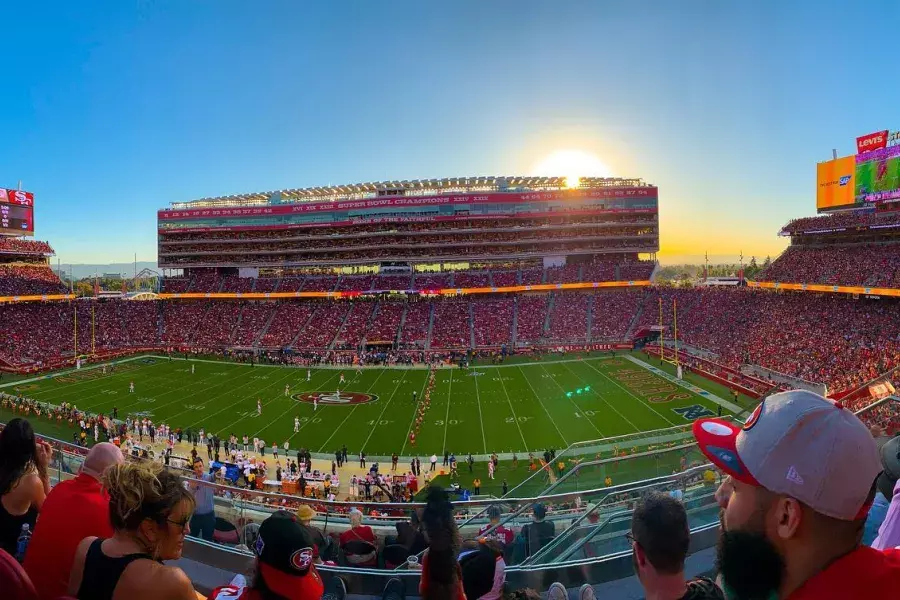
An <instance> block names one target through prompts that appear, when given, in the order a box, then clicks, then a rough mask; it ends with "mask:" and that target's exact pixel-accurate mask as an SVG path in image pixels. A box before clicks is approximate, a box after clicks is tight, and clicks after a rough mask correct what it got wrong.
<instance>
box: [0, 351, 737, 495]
mask: <svg viewBox="0 0 900 600" xmlns="http://www.w3.org/2000/svg"><path fill="white" fill-rule="evenodd" d="M641 364H642V363H641ZM641 364H637V363H635V362H632V361H631V360H629V358H628V355H627V353H626V355H623V356H615V357H612V356H593V357H585V358H569V359H568V360H561V361H546V362H545V361H541V362H530V363H529V362H526V363H521V364H512V365H501V366H481V365H479V366H476V367H473V368H471V369H469V370H459V369H439V370H438V371H437V373H436V382H435V389H434V391H433V393H432V398H431V406H430V408H429V409H428V411H427V413H426V415H425V418H424V420H423V423H422V425H421V427H420V430H419V435H418V440H417V444H416V447H415V448H413V447H411V445H410V444H409V442H408V434H409V432H410V431H411V429H412V428H413V427H414V425H415V419H414V417H415V414H416V404H415V403H414V402H413V400H412V394H413V391H416V392H417V394H418V397H419V398H420V399H421V397H422V394H423V391H424V389H425V385H426V381H427V375H428V372H427V371H426V370H422V369H382V368H367V369H364V370H363V371H362V373H361V374H359V375H357V374H356V372H355V370H354V369H352V368H348V369H344V370H340V369H313V370H312V378H311V381H309V382H307V381H306V372H307V370H306V369H305V368H287V367H267V366H255V367H251V366H249V365H245V364H234V363H227V362H214V361H202V360H196V361H184V360H174V361H170V360H168V359H166V358H161V357H140V358H137V359H133V360H131V361H128V362H123V363H119V364H117V365H115V367H114V368H112V369H110V370H109V371H108V372H107V374H105V375H104V374H103V373H102V371H101V369H99V368H90V369H83V370H81V371H74V372H69V373H64V374H56V375H53V376H50V377H47V378H41V379H38V380H35V381H27V380H24V381H20V382H11V383H4V387H3V388H2V389H0V391H4V392H6V393H16V394H20V395H23V396H26V397H29V398H32V399H35V400H38V401H40V402H49V403H51V404H59V403H62V402H68V403H71V404H75V405H77V406H78V408H79V409H81V410H87V411H89V412H103V413H109V412H111V411H112V408H113V407H117V408H118V414H119V416H120V418H124V417H125V416H126V415H147V416H150V417H151V418H152V419H153V421H154V422H155V423H161V422H165V423H167V424H169V425H170V426H171V427H173V428H175V427H181V428H188V427H191V428H193V429H194V430H198V429H199V428H201V427H202V428H204V429H205V430H206V431H207V432H217V433H219V434H220V435H228V434H231V433H234V434H236V435H237V436H238V437H240V436H242V435H245V434H246V435H248V436H250V437H251V438H252V437H260V438H262V439H264V440H266V442H267V443H268V445H269V446H271V444H272V442H277V443H278V444H279V445H281V444H282V443H283V442H284V441H285V440H288V441H290V445H291V448H292V449H297V448H300V447H305V448H308V449H310V450H311V451H312V452H334V450H336V449H337V448H339V447H340V446H341V445H343V444H346V445H347V447H348V449H349V451H350V454H351V455H354V454H356V453H358V452H359V451H360V450H363V451H365V452H366V453H367V454H368V455H370V456H378V455H390V454H392V453H394V452H397V453H398V454H400V455H405V456H411V455H419V456H427V455H430V454H432V453H436V454H438V455H441V454H442V453H443V451H444V450H445V449H446V450H447V451H450V452H454V453H456V454H457V455H458V456H459V458H460V459H462V456H460V455H463V456H464V455H465V454H466V453H468V452H471V453H473V454H489V453H491V452H497V453H505V452H518V453H519V456H520V461H521V462H522V463H525V462H527V461H526V460H525V457H526V455H527V452H529V451H533V452H534V453H535V454H536V455H539V454H541V453H542V452H543V451H544V449H547V448H556V449H558V450H559V449H562V448H565V447H566V446H568V445H569V444H571V443H573V442H577V441H583V440H593V439H598V438H606V437H611V436H619V435H625V434H630V433H635V432H640V431H647V430H652V429H660V428H665V427H671V426H673V425H682V424H685V423H688V422H690V421H692V420H694V419H696V418H698V417H700V416H704V415H709V414H713V413H715V412H717V408H718V407H717V404H716V401H715V400H714V397H713V394H717V395H718V396H719V397H720V398H725V399H727V400H731V397H730V396H727V395H726V394H725V393H724V391H723V390H722V389H721V388H719V389H717V388H714V387H710V386H707V385H702V382H700V381H692V380H691V379H690V377H688V380H687V381H686V383H693V384H695V385H702V387H704V388H705V390H709V391H704V392H702V393H701V394H698V393H696V392H695V391H691V390H689V389H686V388H684V387H681V386H679V385H676V384H675V383H672V382H670V381H668V380H666V379H664V378H663V377H661V376H659V375H657V374H654V373H653V372H651V371H649V370H648V369H647V368H644V367H642V366H641ZM191 365H193V367H194V370H195V372H194V373H193V374H191ZM341 373H343V374H344V375H345V377H346V379H347V381H346V383H345V384H344V385H343V386H340V389H341V396H340V397H339V398H335V397H334V391H335V390H336V389H337V388H338V385H339V384H338V380H339V377H340V374H341ZM132 381H133V382H134V384H135V392H134V393H129V391H128V388H129V382H132ZM285 385H289V386H290V396H285V389H284V388H285ZM587 388H589V389H587ZM578 389H581V390H582V392H581V393H576V390H578ZM695 389H696V388H695ZM567 392H572V394H571V396H569V395H567ZM309 393H322V394H323V396H324V397H323V399H322V401H321V402H320V403H319V406H318V409H317V410H314V409H313V405H312V404H311V403H309V402H306V401H303V400H302V398H303V396H302V395H303V394H309ZM329 396H331V398H329ZM357 398H358V399H370V400H371V401H368V402H364V403H350V402H348V400H351V399H357ZM257 399H259V400H261V402H262V406H263V409H262V415H259V416H258V415H257V412H256V402H257ZM329 400H330V402H329ZM723 412H724V413H725V414H730V413H731V412H732V411H729V410H727V409H725V410H724V411H723ZM11 416H12V415H11V414H3V413H0V419H3V420H7V419H9V418H11ZM295 417H297V418H299V419H300V425H301V427H300V431H299V432H298V433H294V418H295ZM37 427H38V429H39V430H40V431H42V432H43V433H46V434H47V435H56V436H57V437H63V439H68V438H69V437H70V436H71V431H70V430H68V429H67V428H66V427H62V428H57V427H56V426H55V425H52V424H49V423H47V422H46V421H41V422H39V423H38V424H37ZM57 429H60V431H57ZM67 431H68V433H67ZM423 463H425V461H423ZM461 471H462V469H461ZM512 483H513V482H512V481H511V482H510V484H511V485H512Z"/></svg>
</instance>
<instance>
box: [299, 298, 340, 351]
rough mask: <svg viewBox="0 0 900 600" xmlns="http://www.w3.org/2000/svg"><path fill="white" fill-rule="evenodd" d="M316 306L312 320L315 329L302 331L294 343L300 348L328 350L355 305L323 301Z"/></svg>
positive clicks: (309, 328)
mask: <svg viewBox="0 0 900 600" xmlns="http://www.w3.org/2000/svg"><path fill="white" fill-rule="evenodd" d="M316 305H317V308H316V311H315V313H313V316H312V320H311V322H312V323H315V327H305V328H303V329H301V330H300V335H299V336H298V337H297V338H296V340H295V341H294V345H295V346H297V347H298V348H328V346H329V345H330V344H331V342H332V340H334V338H335V336H336V335H337V333H338V330H340V328H341V325H342V324H343V323H344V319H345V318H346V317H347V314H348V313H349V312H350V309H351V308H352V307H353V306H354V303H351V302H330V301H322V302H316Z"/></svg>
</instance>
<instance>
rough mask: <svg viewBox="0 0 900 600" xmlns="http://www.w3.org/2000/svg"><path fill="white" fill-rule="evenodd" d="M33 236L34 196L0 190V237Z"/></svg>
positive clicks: (27, 193) (4, 189)
mask: <svg viewBox="0 0 900 600" xmlns="http://www.w3.org/2000/svg"><path fill="white" fill-rule="evenodd" d="M10 234H12V235H34V194H32V193H31V192H23V191H21V190H8V189H6V188H0V235H10Z"/></svg>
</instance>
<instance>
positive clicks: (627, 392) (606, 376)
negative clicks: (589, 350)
mask: <svg viewBox="0 0 900 600" xmlns="http://www.w3.org/2000/svg"><path fill="white" fill-rule="evenodd" d="M588 366H589V367H590V368H592V369H594V370H595V371H597V372H598V373H600V375H602V376H603V377H605V378H606V379H608V380H609V381H610V383H612V384H613V385H614V386H616V387H617V388H619V389H620V390H622V391H623V392H625V393H626V394H628V395H629V396H631V397H632V398H634V399H635V400H637V401H638V402H640V403H641V404H642V405H644V406H646V407H647V408H649V409H650V410H652V411H653V412H655V413H656V414H658V415H659V416H661V417H662V418H663V419H665V420H666V421H668V422H669V423H670V424H672V425H679V424H680V423H676V422H674V421H672V420H671V419H669V417H667V416H666V415H664V414H663V413H661V412H659V411H658V410H656V409H655V408H653V407H652V406H651V405H650V403H649V402H647V401H646V400H644V399H643V398H641V397H639V396H637V395H635V394H633V393H632V392H631V390H629V389H627V388H625V387H623V386H621V385H619V383H618V382H617V381H616V380H614V379H613V378H612V377H610V376H609V375H607V374H606V373H604V372H603V371H601V370H600V369H598V368H597V367H595V366H594V365H588ZM566 368H567V369H569V367H568V366H566ZM569 371H572V369H569ZM651 372H652V371H651ZM572 374H573V375H575V377H578V375H577V374H576V373H575V372H574V371H572ZM654 375H655V373H654ZM657 377H659V376H658V375H657ZM578 378H579V379H581V377H578ZM660 379H661V378H660ZM582 381H584V380H583V379H582ZM667 383H668V382H667ZM670 385H671V384H670Z"/></svg>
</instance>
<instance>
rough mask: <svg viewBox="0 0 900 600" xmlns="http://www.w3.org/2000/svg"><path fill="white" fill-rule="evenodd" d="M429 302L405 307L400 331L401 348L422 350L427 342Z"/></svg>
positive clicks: (430, 305)
mask: <svg viewBox="0 0 900 600" xmlns="http://www.w3.org/2000/svg"><path fill="white" fill-rule="evenodd" d="M431 308H432V304H431V302H426V301H424V300H420V301H418V302H409V303H408V304H407V305H406V315H405V317H404V318H403V324H402V328H401V329H400V347H401V348H416V347H418V348H424V347H425V342H426V341H427V340H428V326H429V323H430V322H431Z"/></svg>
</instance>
